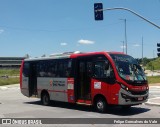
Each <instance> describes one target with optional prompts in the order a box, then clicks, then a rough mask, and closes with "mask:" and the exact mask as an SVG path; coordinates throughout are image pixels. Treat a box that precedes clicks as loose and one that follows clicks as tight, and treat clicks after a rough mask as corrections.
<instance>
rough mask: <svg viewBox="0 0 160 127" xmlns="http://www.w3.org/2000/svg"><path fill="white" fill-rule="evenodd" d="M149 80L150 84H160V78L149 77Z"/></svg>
mask: <svg viewBox="0 0 160 127" xmlns="http://www.w3.org/2000/svg"><path fill="white" fill-rule="evenodd" d="M147 79H148V83H149V84H153V83H160V76H148V77H147Z"/></svg>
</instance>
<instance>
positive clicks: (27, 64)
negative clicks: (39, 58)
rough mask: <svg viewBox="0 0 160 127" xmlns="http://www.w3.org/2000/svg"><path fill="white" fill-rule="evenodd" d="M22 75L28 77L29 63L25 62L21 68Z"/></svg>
mask: <svg viewBox="0 0 160 127" xmlns="http://www.w3.org/2000/svg"><path fill="white" fill-rule="evenodd" d="M23 75H24V76H25V77H29V63H28V62H25V63H24V67H23Z"/></svg>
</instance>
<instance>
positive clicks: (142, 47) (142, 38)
mask: <svg viewBox="0 0 160 127" xmlns="http://www.w3.org/2000/svg"><path fill="white" fill-rule="evenodd" d="M142 66H143V36H142Z"/></svg>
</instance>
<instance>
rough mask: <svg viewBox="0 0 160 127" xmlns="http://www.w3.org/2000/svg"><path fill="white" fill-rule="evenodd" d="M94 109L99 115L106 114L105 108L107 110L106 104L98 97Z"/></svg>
mask: <svg viewBox="0 0 160 127" xmlns="http://www.w3.org/2000/svg"><path fill="white" fill-rule="evenodd" d="M94 106H95V109H96V111H97V112H99V113H105V112H106V108H107V102H106V100H105V99H104V98H102V97H98V98H96V100H95V104H94Z"/></svg>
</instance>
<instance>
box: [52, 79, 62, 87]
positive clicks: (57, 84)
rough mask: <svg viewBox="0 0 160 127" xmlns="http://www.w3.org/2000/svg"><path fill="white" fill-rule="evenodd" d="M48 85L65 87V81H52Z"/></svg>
mask: <svg viewBox="0 0 160 127" xmlns="http://www.w3.org/2000/svg"><path fill="white" fill-rule="evenodd" d="M50 85H52V86H65V81H56V80H52V81H50Z"/></svg>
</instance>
